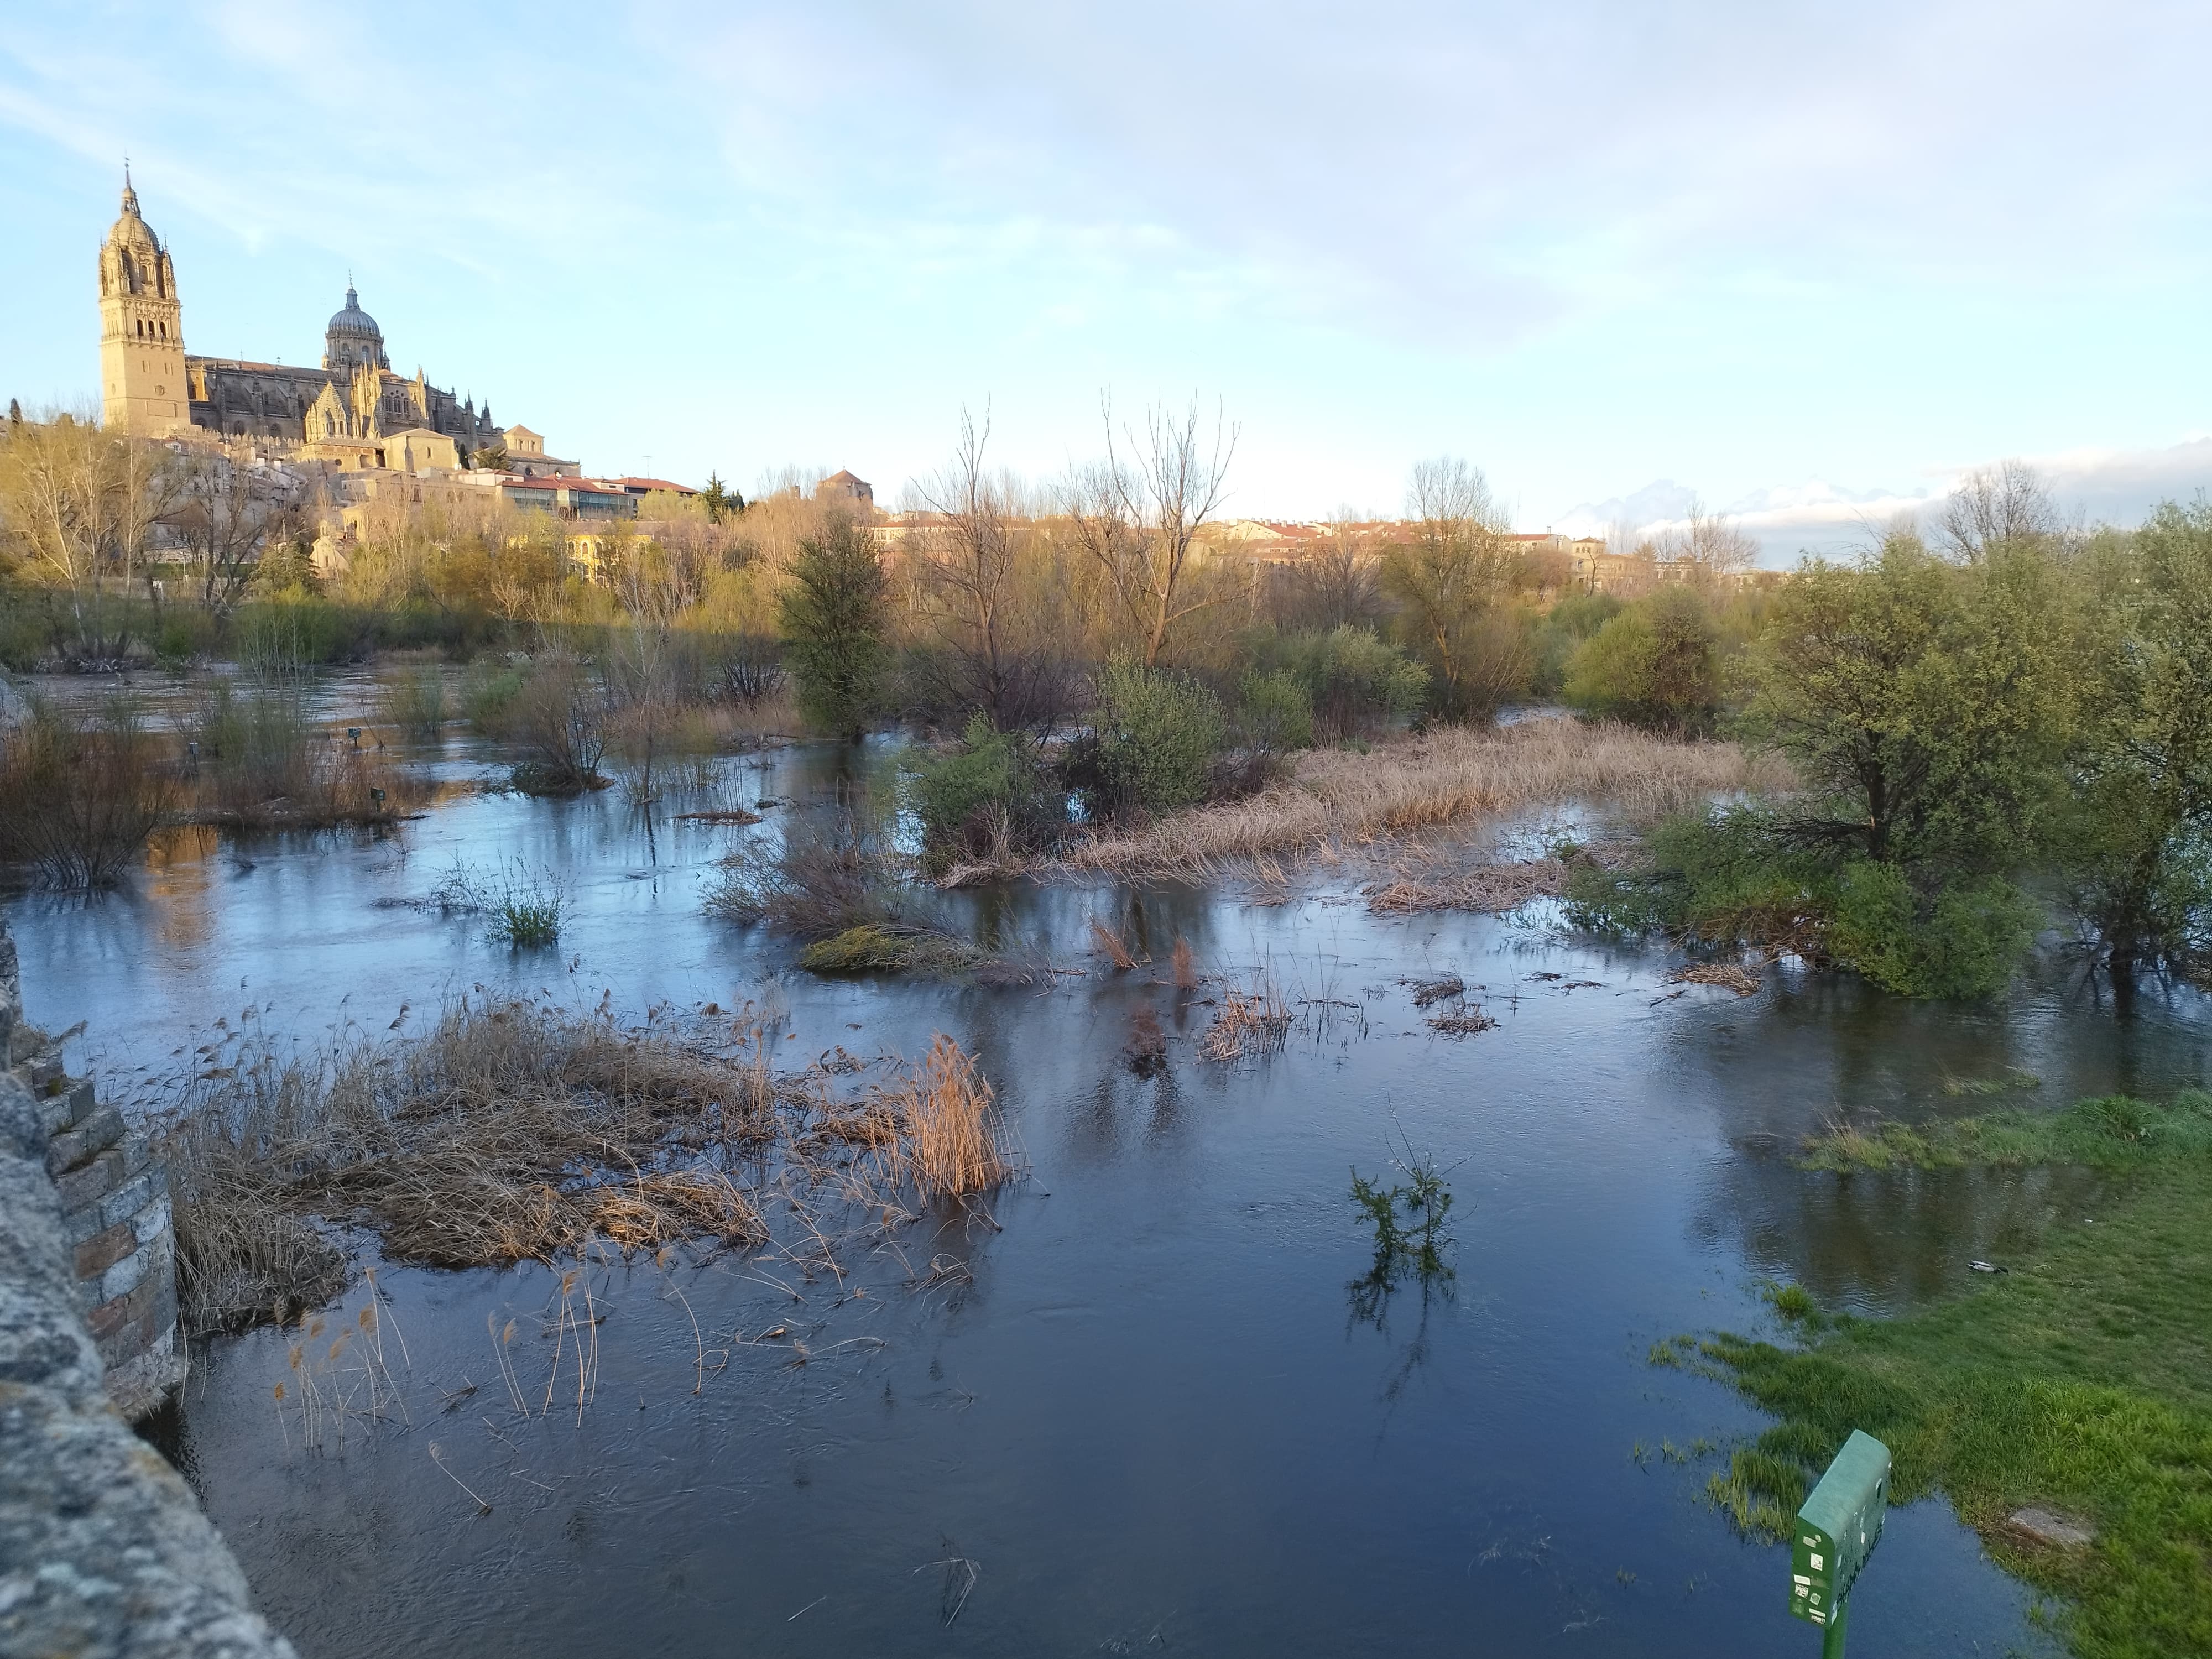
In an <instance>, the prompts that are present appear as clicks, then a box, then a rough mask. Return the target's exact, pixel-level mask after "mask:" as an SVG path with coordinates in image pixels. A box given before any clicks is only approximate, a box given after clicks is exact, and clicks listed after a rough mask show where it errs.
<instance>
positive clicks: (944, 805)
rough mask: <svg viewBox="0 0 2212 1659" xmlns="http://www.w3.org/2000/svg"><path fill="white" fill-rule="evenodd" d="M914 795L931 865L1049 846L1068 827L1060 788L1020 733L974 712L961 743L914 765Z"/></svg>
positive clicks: (998, 856) (980, 859)
mask: <svg viewBox="0 0 2212 1659" xmlns="http://www.w3.org/2000/svg"><path fill="white" fill-rule="evenodd" d="M911 777H912V779H913V800H914V807H915V816H916V817H919V818H920V819H921V836H922V845H923V847H924V848H925V849H926V853H925V856H926V857H927V860H928V862H929V863H930V865H931V866H933V867H934V868H936V869H938V870H940V871H941V870H943V869H945V868H947V867H949V866H951V865H952V864H955V863H957V862H960V861H963V860H966V861H969V862H997V861H999V860H1002V859H1004V858H1005V857H1006V856H1007V855H1008V854H1018V853H1025V852H1030V851H1035V850H1036V849H1038V848H1044V847H1048V846H1049V845H1050V844H1051V843H1052V842H1053V841H1054V839H1055V838H1056V837H1057V836H1058V835H1059V834H1060V830H1061V829H1064V828H1065V827H1066V823H1067V807H1066V799H1065V796H1064V795H1063V793H1061V792H1060V790H1059V789H1058V788H1057V787H1055V785H1054V782H1053V780H1052V778H1051V777H1050V775H1048V773H1047V772H1046V770H1045V769H1044V768H1043V767H1042V766H1041V765H1040V764H1038V761H1037V754H1036V746H1035V745H1034V744H1031V743H1030V740H1029V739H1028V738H1026V737H1024V736H1023V735H1022V734H1021V733H1020V732H994V731H993V730H992V729H991V723H990V721H989V720H987V719H986V718H984V716H982V715H981V714H978V715H976V716H975V718H974V719H973V720H969V722H968V731H967V733H966V735H965V736H964V737H963V738H962V740H961V744H960V747H959V748H958V749H957V750H952V751H951V752H950V753H946V754H942V755H933V756H927V757H923V758H922V759H921V760H918V761H916V762H915V763H914V765H913V770H912V773H911Z"/></svg>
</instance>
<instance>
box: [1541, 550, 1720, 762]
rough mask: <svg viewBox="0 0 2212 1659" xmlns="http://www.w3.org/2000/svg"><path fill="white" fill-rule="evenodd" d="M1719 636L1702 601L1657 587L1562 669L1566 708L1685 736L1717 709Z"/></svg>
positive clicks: (1703, 726) (1705, 724)
mask: <svg viewBox="0 0 2212 1659" xmlns="http://www.w3.org/2000/svg"><path fill="white" fill-rule="evenodd" d="M1718 646H1719V635H1718V634H1717V630H1716V629H1714V627H1713V623H1712V619H1711V617H1710V616H1709V615H1708V614H1707V612H1706V610H1705V600H1704V599H1702V598H1701V597H1700V596H1699V595H1698V594H1697V593H1696V592H1692V590H1690V589H1689V588H1686V587H1680V586H1676V587H1662V588H1661V589H1660V590H1659V592H1656V593H1654V594H1652V595H1651V596H1650V598H1648V599H1638V601H1637V602H1636V603H1635V604H1634V605H1630V606H1629V607H1628V608H1627V609H1626V610H1625V611H1621V612H1620V615H1618V616H1616V617H1613V619H1612V620H1611V621H1610V622H1607V623H1606V624H1605V625H1604V626H1603V627H1601V628H1600V629H1598V630H1597V632H1596V633H1595V634H1594V635H1591V636H1590V637H1589V639H1588V640H1586V641H1583V644H1582V645H1581V646H1579V647H1577V649H1576V651H1575V653H1574V655H1573V657H1572V658H1571V659H1570V660H1569V662H1568V665H1567V677H1566V685H1565V696H1566V700H1567V702H1568V703H1569V704H1570V705H1571V706H1572V707H1573V708H1577V709H1579V710H1581V711H1582V712H1583V713H1584V714H1592V715H1596V716H1600V717H1601V718H1604V719H1607V720H1626V721H1628V722H1629V723H1630V724H1632V725H1635V726H1648V727H1650V728H1651V729H1653V730H1655V731H1663V732H1680V733H1683V734H1685V735H1687V734H1690V733H1692V732H1705V731H1708V730H1710V729H1711V726H1712V723H1713V717H1714V715H1715V714H1717V712H1718V710H1719V708H1720V700H1721V676H1720V653H1719V649H1718Z"/></svg>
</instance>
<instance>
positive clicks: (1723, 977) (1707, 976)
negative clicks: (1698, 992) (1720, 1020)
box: [1667, 962, 1760, 997]
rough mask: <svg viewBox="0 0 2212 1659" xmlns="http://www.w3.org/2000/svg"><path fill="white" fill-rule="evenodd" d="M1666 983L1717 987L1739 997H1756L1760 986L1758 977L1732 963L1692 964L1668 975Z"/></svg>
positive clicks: (1741, 966)
mask: <svg viewBox="0 0 2212 1659" xmlns="http://www.w3.org/2000/svg"><path fill="white" fill-rule="evenodd" d="M1667 981H1668V984H1670V985H1718V986H1721V987H1723V988H1725V989H1727V990H1730V991H1733V992H1735V994H1737V995H1738V996H1740V997H1748V996H1756V995H1758V994H1759V984H1760V980H1759V975H1757V974H1756V973H1754V972H1753V971H1752V970H1751V969H1748V968H1746V967H1744V966H1743V965H1742V964H1741V963H1734V962H1699V963H1692V964H1691V965H1690V966H1688V967H1686V968H1678V969H1675V970H1674V972H1673V973H1671V974H1669V975H1667Z"/></svg>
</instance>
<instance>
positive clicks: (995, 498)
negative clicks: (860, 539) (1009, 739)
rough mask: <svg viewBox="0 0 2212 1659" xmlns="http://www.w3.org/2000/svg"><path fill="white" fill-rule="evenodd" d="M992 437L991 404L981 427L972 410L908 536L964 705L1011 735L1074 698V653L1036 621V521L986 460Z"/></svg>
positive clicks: (927, 486) (918, 491) (926, 609)
mask: <svg viewBox="0 0 2212 1659" xmlns="http://www.w3.org/2000/svg"><path fill="white" fill-rule="evenodd" d="M990 441H991V411H990V409H989V408H988V406H986V407H985V409H984V410H983V421H982V424H981V426H980V427H979V426H978V425H977V424H976V422H975V417H974V416H971V415H970V414H969V412H968V411H967V410H965V409H963V410H961V411H960V442H959V446H958V447H957V449H955V450H954V452H953V455H952V459H951V461H950V462H948V463H947V464H946V465H945V466H944V467H943V468H942V469H940V470H939V471H938V472H937V473H936V475H935V476H934V477H929V478H925V479H922V480H921V481H920V482H919V483H916V484H915V489H914V499H915V500H918V501H920V502H921V513H922V514H925V515H927V516H926V519H925V520H924V521H923V522H921V523H919V524H917V525H916V526H915V528H914V530H913V532H912V534H911V535H910V536H909V537H908V540H907V543H906V547H907V549H908V551H909V552H910V553H911V555H912V556H913V558H914V561H915V564H914V574H915V584H916V588H917V593H916V599H917V600H918V602H919V605H920V608H921V611H922V614H923V615H924V617H926V618H927V620H928V622H929V623H930V625H931V627H932V629H933V631H934V632H935V633H936V635H937V636H938V638H939V640H941V641H943V642H944V644H945V647H946V649H947V650H948V651H949V652H950V653H951V657H952V659H953V662H954V664H955V665H956V670H955V671H956V675H957V678H958V680H959V681H960V682H961V683H960V684H958V685H957V686H956V687H954V688H952V689H953V690H954V691H955V693H956V694H957V696H958V698H959V700H960V701H961V702H965V703H969V704H970V705H973V706H975V707H977V708H981V709H982V710H983V712H984V713H985V714H987V715H988V716H989V717H990V720H991V724H992V725H993V726H995V727H996V728H998V729H999V730H1000V731H1002V732H1008V731H1013V730H1016V729H1018V728H1019V727H1023V726H1042V727H1049V726H1051V725H1052V724H1053V722H1054V720H1056V719H1057V718H1058V717H1059V715H1060V711H1061V709H1062V708H1063V707H1064V705H1065V702H1066V692H1067V690H1069V687H1068V686H1067V685H1066V680H1067V678H1068V676H1067V674H1066V672H1065V667H1066V664H1067V662H1068V660H1069V658H1070V653H1067V652H1066V651H1065V650H1060V649H1055V648H1054V647H1053V645H1052V643H1051V642H1050V641H1048V640H1045V639H1043V638H1041V637H1040V636H1039V635H1038V632H1037V630H1036V629H1035V628H1033V627H1031V626H1029V625H1027V624H1028V623H1030V618H1029V617H1026V616H1025V615H1024V611H1025V610H1026V609H1027V607H1026V606H1025V605H1024V597H1025V596H1024V592H1023V591H1022V586H1023V585H1022V580H1021V577H1022V569H1023V566H1024V563H1025V562H1027V561H1028V559H1029V558H1030V556H1031V555H1033V554H1034V552H1035V550H1036V526H1035V520H1034V518H1033V515H1031V514H1030V513H1025V512H1024V511H1023V510H1022V508H1021V505H1020V502H1019V501H1018V490H1017V488H1016V486H1015V483H1014V482H1013V480H1012V479H1010V478H1007V477H1004V476H1003V475H997V476H994V474H993V473H992V472H991V471H989V469H988V468H987V465H985V460H984V455H985V451H986V450H987V447H989V444H990Z"/></svg>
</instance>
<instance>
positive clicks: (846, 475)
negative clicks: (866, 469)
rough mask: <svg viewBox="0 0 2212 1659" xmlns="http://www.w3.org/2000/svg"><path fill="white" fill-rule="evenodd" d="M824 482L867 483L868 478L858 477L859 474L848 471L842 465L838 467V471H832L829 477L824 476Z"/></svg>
mask: <svg viewBox="0 0 2212 1659" xmlns="http://www.w3.org/2000/svg"><path fill="white" fill-rule="evenodd" d="M822 482H823V483H844V484H856V483H867V480H866V478H863V477H858V476H857V475H855V474H854V473H851V472H848V471H845V469H844V468H842V467H840V468H838V469H837V471H835V472H832V473H831V474H830V475H829V477H826V478H824V479H823V481H822Z"/></svg>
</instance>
